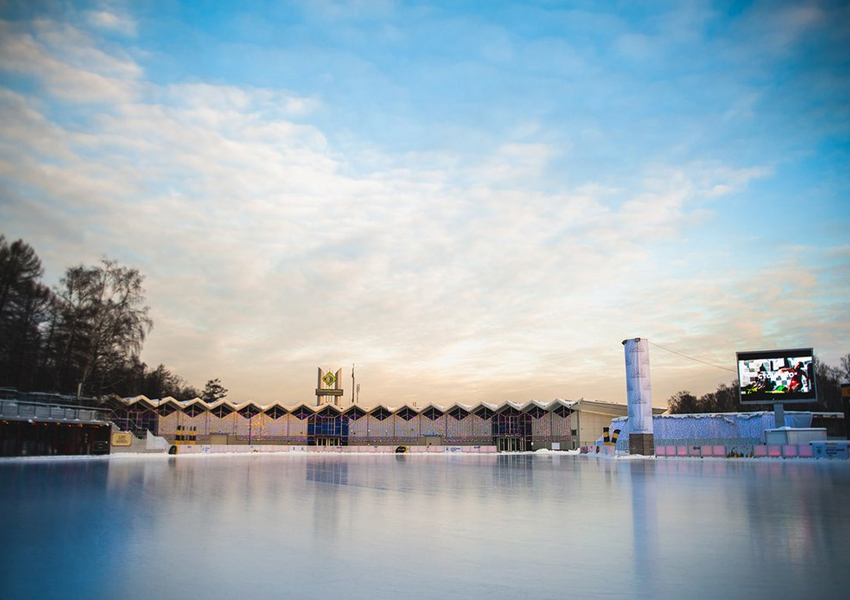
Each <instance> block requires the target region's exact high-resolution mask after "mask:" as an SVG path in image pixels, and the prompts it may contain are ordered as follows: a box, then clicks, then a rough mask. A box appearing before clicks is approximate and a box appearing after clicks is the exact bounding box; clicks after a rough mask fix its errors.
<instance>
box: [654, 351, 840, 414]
mask: <svg viewBox="0 0 850 600" xmlns="http://www.w3.org/2000/svg"><path fill="white" fill-rule="evenodd" d="M847 381H850V354H847V355H846V356H843V357H841V364H840V366H838V367H833V366H830V365H828V364H826V363H824V362H821V361H819V360H817V359H815V386H816V388H817V395H818V401H817V403H816V404H799V405H794V406H799V410H812V411H816V412H841V411H842V410H843V408H842V404H841V383H842V382H847ZM738 392H739V388H738V381H737V380H736V381H732V382H731V383H728V384H725V383H721V384H720V385H719V386H717V390H715V391H713V392H709V393H707V394H703V395H702V396H700V397H696V396H694V395H693V394H691V393H690V392H689V391H687V390H684V391H681V392H677V393H676V394H673V395H672V396H670V398H669V399H668V400H667V406H668V407H669V409H670V412H671V413H673V414H690V413H718V412H742V411H752V410H760V409H761V410H773V405H772V404H765V405H764V406H763V407H759V406H758V405H752V404H747V405H746V406H742V405H741V404H740V396H739V393H738Z"/></svg>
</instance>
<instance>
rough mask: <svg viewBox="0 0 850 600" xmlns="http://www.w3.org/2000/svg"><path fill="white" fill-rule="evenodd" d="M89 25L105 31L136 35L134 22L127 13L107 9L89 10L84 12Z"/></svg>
mask: <svg viewBox="0 0 850 600" xmlns="http://www.w3.org/2000/svg"><path fill="white" fill-rule="evenodd" d="M86 17H87V20H88V22H89V24H90V25H92V26H93V27H95V28H97V29H101V30H105V31H114V32H117V33H121V34H124V35H128V36H134V35H136V22H135V21H134V20H133V19H132V18H130V17H129V16H127V15H119V14H117V13H114V12H110V11H107V10H91V11H88V12H87V13H86Z"/></svg>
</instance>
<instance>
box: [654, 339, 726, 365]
mask: <svg viewBox="0 0 850 600" xmlns="http://www.w3.org/2000/svg"><path fill="white" fill-rule="evenodd" d="M649 343H650V344H652V345H653V346H655V347H656V348H661V349H662V350H666V351H667V352H670V353H672V354H678V355H679V356H683V357H684V358H687V359H688V360H693V361H696V362H698V363H702V364H704V365H708V366H709V367H714V368H715V369H722V370H724V371H729V372H730V373H735V369H730V368H729V367H721V366H720V365H715V364H713V363H710V362H707V361H704V360H701V359H699V358H694V357H693V356H688V355H687V354H683V353H681V352H677V351H676V350H671V349H670V348H665V347H664V346H661V345H660V344H656V343H655V342H649Z"/></svg>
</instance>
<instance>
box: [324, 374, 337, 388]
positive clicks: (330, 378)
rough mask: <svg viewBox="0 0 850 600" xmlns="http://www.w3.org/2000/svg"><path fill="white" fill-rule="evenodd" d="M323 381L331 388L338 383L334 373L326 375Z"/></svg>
mask: <svg viewBox="0 0 850 600" xmlns="http://www.w3.org/2000/svg"><path fill="white" fill-rule="evenodd" d="M322 381H324V382H325V385H326V386H328V387H331V386H332V385H333V384H335V383H336V375H334V374H333V373H325V376H324V377H322Z"/></svg>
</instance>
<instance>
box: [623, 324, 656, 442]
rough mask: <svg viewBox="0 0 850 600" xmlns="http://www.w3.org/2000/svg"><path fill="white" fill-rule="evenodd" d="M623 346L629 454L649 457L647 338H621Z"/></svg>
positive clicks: (649, 416)
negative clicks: (627, 407)
mask: <svg viewBox="0 0 850 600" xmlns="http://www.w3.org/2000/svg"><path fill="white" fill-rule="evenodd" d="M623 346H625V349H626V394H627V397H628V403H629V453H630V454H643V455H645V456H652V455H654V454H655V439H654V435H653V431H652V382H651V381H650V377H649V340H648V339H646V338H634V339H632V340H623Z"/></svg>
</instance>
